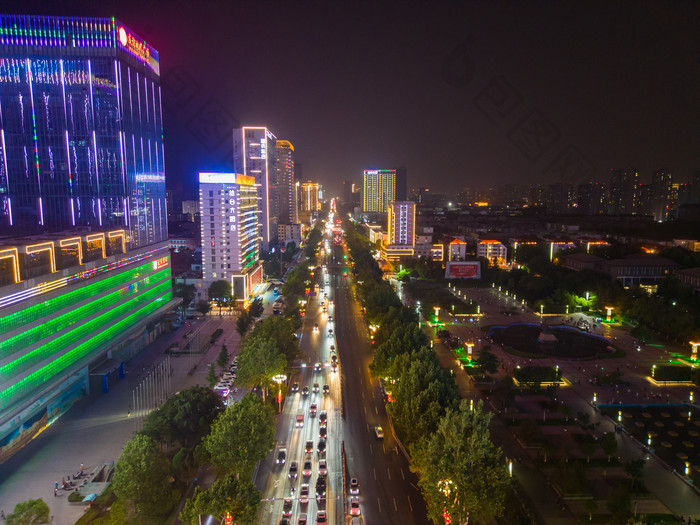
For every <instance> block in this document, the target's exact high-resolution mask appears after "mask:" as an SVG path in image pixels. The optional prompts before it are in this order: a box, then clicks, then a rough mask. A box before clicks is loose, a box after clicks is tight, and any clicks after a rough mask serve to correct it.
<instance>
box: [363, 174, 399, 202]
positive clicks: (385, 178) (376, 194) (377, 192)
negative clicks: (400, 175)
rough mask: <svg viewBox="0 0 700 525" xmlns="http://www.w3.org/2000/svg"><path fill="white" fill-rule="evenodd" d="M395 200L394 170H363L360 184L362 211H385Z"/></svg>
mask: <svg viewBox="0 0 700 525" xmlns="http://www.w3.org/2000/svg"><path fill="white" fill-rule="evenodd" d="M394 200H396V170H395V169H391V170H365V171H364V174H363V186H362V211H363V212H365V213H386V212H387V210H388V209H389V203H390V202H392V201H394Z"/></svg>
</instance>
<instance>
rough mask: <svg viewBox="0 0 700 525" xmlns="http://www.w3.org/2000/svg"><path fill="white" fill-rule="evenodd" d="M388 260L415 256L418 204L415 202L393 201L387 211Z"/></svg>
mask: <svg viewBox="0 0 700 525" xmlns="http://www.w3.org/2000/svg"><path fill="white" fill-rule="evenodd" d="M387 216H388V217H387V219H388V220H387V224H388V228H387V232H388V239H387V246H386V254H387V256H388V258H392V257H398V256H403V255H409V256H412V255H413V248H414V246H415V245H416V203H415V202H413V201H393V202H390V203H389V209H388V211H387Z"/></svg>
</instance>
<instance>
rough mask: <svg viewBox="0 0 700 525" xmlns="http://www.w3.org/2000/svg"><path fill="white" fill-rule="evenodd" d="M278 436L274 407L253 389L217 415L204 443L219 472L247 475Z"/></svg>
mask: <svg viewBox="0 0 700 525" xmlns="http://www.w3.org/2000/svg"><path fill="white" fill-rule="evenodd" d="M274 440H275V412H274V410H273V409H272V408H271V407H269V406H267V405H265V404H263V402H262V401H261V400H260V398H258V396H256V395H255V394H253V393H251V392H249V393H248V394H246V395H245V397H244V398H243V399H242V400H241V401H239V402H238V403H235V404H234V405H233V406H229V407H228V408H227V409H226V411H224V412H223V413H222V414H221V415H220V416H219V417H218V418H217V419H216V421H215V422H214V424H213V425H212V428H211V433H210V434H209V435H208V436H207V437H206V438H205V439H204V443H203V444H204V448H205V449H206V451H207V452H208V453H209V455H210V457H211V461H212V463H213V464H214V466H215V467H216V469H217V471H218V472H219V473H229V472H237V473H239V474H240V476H241V478H243V479H247V478H249V477H250V476H251V475H252V473H253V468H254V467H255V464H256V463H257V462H258V461H259V460H261V459H263V458H264V457H265V456H266V455H267V453H268V452H269V451H270V450H271V449H272V447H273V446H274Z"/></svg>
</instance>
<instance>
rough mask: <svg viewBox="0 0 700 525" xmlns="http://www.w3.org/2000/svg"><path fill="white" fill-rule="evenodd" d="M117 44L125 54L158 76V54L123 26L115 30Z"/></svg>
mask: <svg viewBox="0 0 700 525" xmlns="http://www.w3.org/2000/svg"><path fill="white" fill-rule="evenodd" d="M117 42H118V43H119V44H120V45H121V47H122V48H124V50H125V51H126V52H127V53H129V54H130V55H132V56H133V57H135V58H137V59H138V60H140V61H141V62H143V63H144V64H146V65H147V66H148V67H150V68H151V69H152V70H153V71H155V72H156V73H157V74H160V65H159V63H158V53H157V52H156V50H155V49H153V48H152V47H151V46H149V45H148V44H147V43H146V42H144V41H143V40H141V39H139V38H138V37H137V36H136V35H134V34H133V33H132V32H131V31H129V30H128V29H127V28H125V27H124V26H119V28H118V29H117Z"/></svg>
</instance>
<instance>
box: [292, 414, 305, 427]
mask: <svg viewBox="0 0 700 525" xmlns="http://www.w3.org/2000/svg"><path fill="white" fill-rule="evenodd" d="M294 426H295V427H297V428H301V427H303V426H304V414H297V420H296V423H295V424H294Z"/></svg>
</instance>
